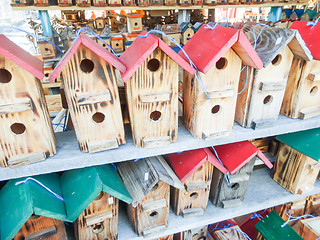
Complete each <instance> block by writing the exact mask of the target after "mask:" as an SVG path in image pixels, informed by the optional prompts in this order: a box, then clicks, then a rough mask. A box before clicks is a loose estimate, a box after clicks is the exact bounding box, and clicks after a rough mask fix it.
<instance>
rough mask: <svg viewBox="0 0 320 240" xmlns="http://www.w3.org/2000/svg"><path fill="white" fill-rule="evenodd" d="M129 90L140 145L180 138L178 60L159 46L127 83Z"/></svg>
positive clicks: (135, 142) (131, 116) (131, 114)
mask: <svg viewBox="0 0 320 240" xmlns="http://www.w3.org/2000/svg"><path fill="white" fill-rule="evenodd" d="M126 93H127V101H128V108H129V114H130V122H131V128H132V133H133V141H134V144H135V145H136V146H137V147H155V146H161V145H166V144H169V143H171V142H176V141H177V140H178V63H176V62H175V61H174V60H172V59H171V58H170V57H169V56H168V55H167V54H166V53H165V52H163V51H162V50H161V49H160V48H156V49H155V50H154V51H153V52H152V53H151V54H150V55H149V57H148V58H147V59H146V60H145V61H144V62H143V63H142V65H141V66H140V67H139V68H138V70H137V71H136V72H135V73H134V74H133V75H132V77H131V79H130V80H129V81H128V82H127V83H126Z"/></svg>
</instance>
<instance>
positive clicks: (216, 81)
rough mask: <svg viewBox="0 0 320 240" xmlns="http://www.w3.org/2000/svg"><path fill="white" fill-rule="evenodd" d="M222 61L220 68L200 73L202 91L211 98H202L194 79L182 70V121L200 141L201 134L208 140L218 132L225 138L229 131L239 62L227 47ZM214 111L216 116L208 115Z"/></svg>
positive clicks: (232, 119)
mask: <svg viewBox="0 0 320 240" xmlns="http://www.w3.org/2000/svg"><path fill="white" fill-rule="evenodd" d="M223 58H225V59H226V61H227V65H226V66H225V67H224V68H223V69H218V68H217V66H214V67H212V68H211V69H210V70H209V71H208V72H207V73H206V74H203V73H200V74H201V78H202V81H203V83H204V86H205V90H206V91H207V92H208V93H209V95H210V93H211V92H212V93H213V92H215V94H211V95H215V96H213V98H211V99H207V98H206V95H205V93H204V91H203V89H202V88H201V87H200V84H199V82H198V81H197V80H196V78H195V77H194V76H191V75H190V74H189V73H188V72H186V71H184V75H183V76H184V79H183V122H184V125H185V126H186V128H187V129H188V130H189V131H190V132H191V134H192V135H193V136H194V137H195V138H203V135H205V136H207V137H208V138H210V137H214V135H215V134H217V133H219V132H223V134H222V135H227V134H228V133H230V132H231V131H232V127H233V124H234V116H235V108H236V99H237V91H238V89H237V88H238V82H239V77H240V70H241V69H240V68H241V59H240V58H239V57H238V55H237V54H236V53H235V52H234V51H233V50H232V49H231V48H230V49H229V50H228V51H227V52H226V53H225V54H224V55H223ZM219 93H221V96H219ZM223 93H227V94H223ZM214 108H216V110H217V111H218V112H217V113H213V112H212V111H213V109H214ZM214 112H215V111H214ZM218 135H219V136H221V134H218Z"/></svg>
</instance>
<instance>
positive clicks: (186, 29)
mask: <svg viewBox="0 0 320 240" xmlns="http://www.w3.org/2000/svg"><path fill="white" fill-rule="evenodd" d="M180 28H181V35H182V38H181V44H182V45H186V43H187V42H188V41H189V40H190V39H191V38H192V36H193V35H194V33H195V32H196V30H195V28H194V27H193V25H192V23H188V22H183V23H181V25H180Z"/></svg>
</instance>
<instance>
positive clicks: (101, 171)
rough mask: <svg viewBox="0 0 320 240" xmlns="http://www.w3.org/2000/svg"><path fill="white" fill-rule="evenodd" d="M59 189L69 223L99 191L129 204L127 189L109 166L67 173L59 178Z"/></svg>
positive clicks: (112, 167)
mask: <svg viewBox="0 0 320 240" xmlns="http://www.w3.org/2000/svg"><path fill="white" fill-rule="evenodd" d="M61 189H62V192H63V197H64V199H65V205H66V211H67V217H68V219H69V220H71V221H74V220H76V219H77V218H78V217H79V215H80V214H81V213H82V212H83V211H84V210H85V209H86V208H87V207H88V205H89V204H90V203H91V202H92V201H93V200H94V199H95V198H96V197H97V196H98V195H99V193H100V192H101V191H104V192H106V193H108V194H109V195H111V196H114V197H116V198H118V199H120V200H122V201H124V202H127V203H131V197H130V195H129V193H128V191H127V189H126V188H125V186H124V184H123V182H122V180H121V178H120V176H119V174H118V172H117V171H116V169H115V168H114V166H112V165H111V164H107V165H102V166H95V167H88V168H82V169H75V170H71V171H67V172H65V173H64V174H63V175H62V176H61Z"/></svg>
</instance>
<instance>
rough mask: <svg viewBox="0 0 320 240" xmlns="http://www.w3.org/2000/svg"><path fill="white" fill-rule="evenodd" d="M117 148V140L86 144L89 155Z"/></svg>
mask: <svg viewBox="0 0 320 240" xmlns="http://www.w3.org/2000/svg"><path fill="white" fill-rule="evenodd" d="M117 147H119V144H118V140H117V139H116V138H115V139H111V140H107V141H102V142H95V143H94V142H90V143H88V150H89V153H95V152H100V151H104V150H108V149H113V148H117Z"/></svg>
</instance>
